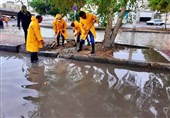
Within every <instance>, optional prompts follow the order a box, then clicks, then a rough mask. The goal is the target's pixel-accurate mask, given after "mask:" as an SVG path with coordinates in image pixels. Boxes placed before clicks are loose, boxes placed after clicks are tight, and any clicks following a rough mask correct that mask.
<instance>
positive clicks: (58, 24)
mask: <svg viewBox="0 0 170 118" xmlns="http://www.w3.org/2000/svg"><path fill="white" fill-rule="evenodd" d="M59 18H60V19H61V20H60V21H58V19H59ZM53 29H54V32H55V33H56V36H58V34H59V32H60V33H61V34H62V35H63V36H64V38H65V39H67V38H68V34H67V31H66V29H67V25H66V22H65V20H64V19H63V18H62V16H61V14H57V15H56V17H55V19H54V21H53ZM63 31H64V33H63Z"/></svg>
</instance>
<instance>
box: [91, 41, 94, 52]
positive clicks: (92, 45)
mask: <svg viewBox="0 0 170 118" xmlns="http://www.w3.org/2000/svg"><path fill="white" fill-rule="evenodd" d="M91 47H92V51H91V54H94V53H95V43H92V44H91Z"/></svg>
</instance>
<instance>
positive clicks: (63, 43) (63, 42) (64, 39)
mask: <svg viewBox="0 0 170 118" xmlns="http://www.w3.org/2000/svg"><path fill="white" fill-rule="evenodd" d="M64 40H65V39H64V38H63V39H62V46H63V47H64Z"/></svg>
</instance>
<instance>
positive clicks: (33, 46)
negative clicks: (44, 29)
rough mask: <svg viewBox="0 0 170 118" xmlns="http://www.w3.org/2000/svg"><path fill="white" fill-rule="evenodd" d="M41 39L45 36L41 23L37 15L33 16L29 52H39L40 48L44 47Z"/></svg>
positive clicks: (28, 43)
mask: <svg viewBox="0 0 170 118" xmlns="http://www.w3.org/2000/svg"><path fill="white" fill-rule="evenodd" d="M41 40H43V38H42V36H41V33H40V25H39V23H38V20H37V19H36V18H35V16H32V17H31V23H30V25H29V27H28V34H27V43H26V50H27V51H29V52H38V51H39V48H42V43H41Z"/></svg>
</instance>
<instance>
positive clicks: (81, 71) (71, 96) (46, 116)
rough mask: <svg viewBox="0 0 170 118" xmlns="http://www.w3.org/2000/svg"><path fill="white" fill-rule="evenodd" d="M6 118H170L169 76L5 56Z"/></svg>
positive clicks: (0, 86)
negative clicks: (31, 61) (37, 61)
mask: <svg viewBox="0 0 170 118" xmlns="http://www.w3.org/2000/svg"><path fill="white" fill-rule="evenodd" d="M0 57H1V61H0V65H1V66H0V68H1V69H0V73H1V75H0V77H1V81H0V91H1V94H0V95H1V96H0V101H1V106H0V116H1V118H169V117H170V73H169V72H164V71H156V70H155V71H154V70H148V69H141V68H131V67H121V66H116V65H111V64H100V63H90V62H81V61H73V60H65V59H59V58H44V57H43V58H42V57H39V58H40V62H39V63H38V64H31V63H30V60H29V56H28V55H24V54H20V53H19V54H16V53H7V52H1V55H0Z"/></svg>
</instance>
